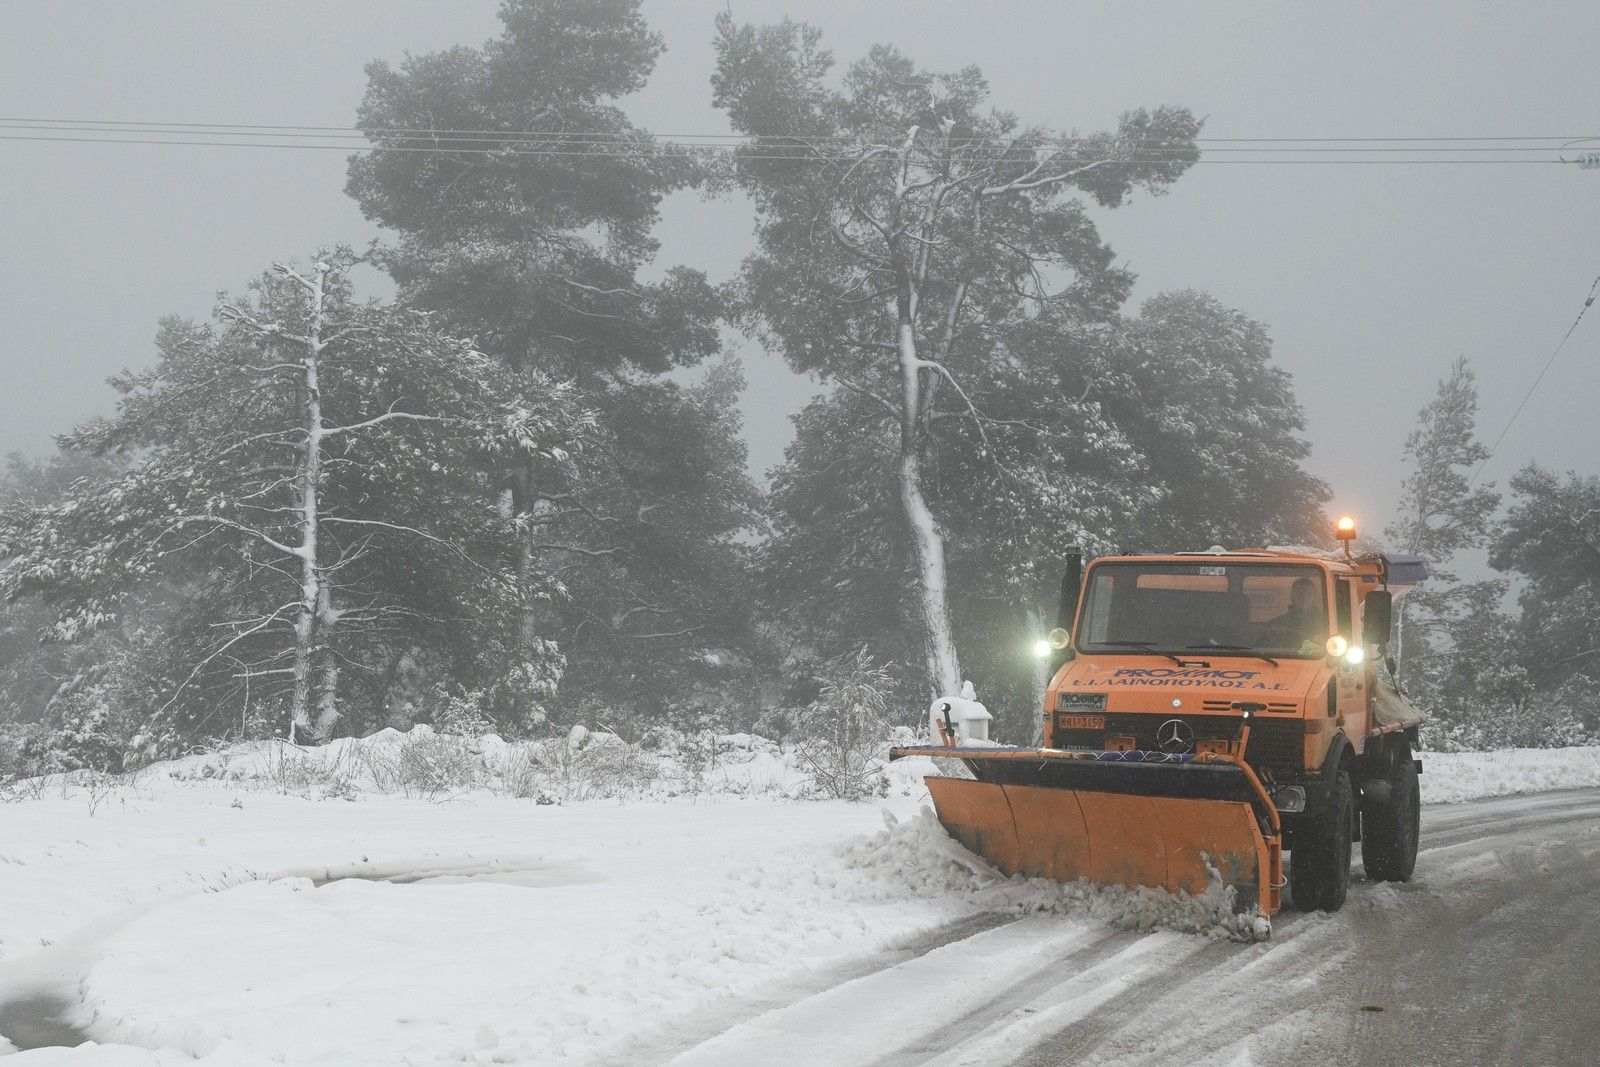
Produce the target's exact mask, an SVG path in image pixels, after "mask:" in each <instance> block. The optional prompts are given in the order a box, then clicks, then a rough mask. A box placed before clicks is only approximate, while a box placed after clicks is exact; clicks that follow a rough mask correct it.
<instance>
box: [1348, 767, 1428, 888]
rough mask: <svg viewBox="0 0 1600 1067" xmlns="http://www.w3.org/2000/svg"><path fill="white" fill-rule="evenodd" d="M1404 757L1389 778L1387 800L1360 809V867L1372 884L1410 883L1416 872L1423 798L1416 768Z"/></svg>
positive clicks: (1365, 805)
mask: <svg viewBox="0 0 1600 1067" xmlns="http://www.w3.org/2000/svg"><path fill="white" fill-rule="evenodd" d="M1404 756H1405V758H1404V759H1402V760H1400V762H1399V765H1398V766H1397V767H1396V768H1395V770H1394V772H1393V773H1392V774H1390V776H1389V789H1388V793H1389V797H1388V800H1387V801H1386V802H1384V803H1381V804H1378V803H1368V804H1364V805H1363V806H1362V808H1361V865H1362V866H1363V867H1364V868H1366V871H1367V877H1368V878H1369V879H1371V880H1372V881H1374V882H1409V881H1410V880H1411V873H1412V872H1413V871H1415V870H1416V869H1417V837H1418V830H1419V828H1420V824H1421V819H1422V794H1421V791H1420V789H1419V788H1418V786H1417V765H1416V764H1415V763H1413V762H1412V761H1411V755H1410V753H1405V754H1404Z"/></svg>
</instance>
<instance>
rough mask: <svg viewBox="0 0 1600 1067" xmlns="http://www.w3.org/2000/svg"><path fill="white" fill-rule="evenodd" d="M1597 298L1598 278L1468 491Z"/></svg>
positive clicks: (1473, 477) (1484, 460)
mask: <svg viewBox="0 0 1600 1067" xmlns="http://www.w3.org/2000/svg"><path fill="white" fill-rule="evenodd" d="M1596 296H1600V278H1596V279H1595V280H1594V284H1593V285H1591V286H1589V296H1588V298H1587V299H1585V300H1584V302H1583V307H1581V308H1579V309H1578V316H1577V318H1575V319H1573V320H1572V325H1571V326H1568V327H1567V332H1566V333H1564V334H1562V335H1561V341H1560V342H1559V343H1558V344H1557V345H1556V347H1555V351H1553V352H1551V353H1550V358H1549V359H1547V360H1545V361H1544V367H1543V368H1541V369H1540V371H1539V376H1538V377H1537V378H1535V379H1534V380H1533V384H1532V385H1530V386H1528V391H1527V392H1526V393H1524V394H1523V395H1522V402H1521V403H1519V404H1518V405H1517V410H1515V411H1513V412H1512V413H1511V417H1510V418H1509V419H1507V420H1506V424H1505V425H1504V426H1503V427H1501V429H1500V436H1499V437H1496V438H1495V439H1494V444H1492V445H1490V446H1489V454H1488V455H1486V456H1484V457H1483V462H1481V463H1479V464H1478V469H1477V470H1475V471H1473V472H1472V480H1471V481H1469V482H1467V488H1468V489H1471V488H1472V487H1473V486H1474V485H1477V484H1478V477H1479V475H1481V474H1482V473H1483V468H1484V467H1486V466H1488V464H1489V460H1491V459H1493V458H1494V452H1495V449H1497V448H1499V447H1500V442H1501V441H1504V440H1505V439H1506V434H1507V433H1508V432H1510V430H1511V424H1512V423H1514V422H1516V421H1517V416H1518V415H1521V414H1522V409H1523V408H1525V407H1527V406H1528V399H1529V398H1530V397H1532V396H1533V392H1534V390H1535V389H1537V388H1539V383H1540V382H1542V381H1544V376H1545V375H1546V374H1547V373H1549V371H1550V367H1551V366H1552V365H1553V364H1554V363H1555V361H1556V357H1557V356H1559V355H1560V354H1561V350H1562V349H1563V348H1565V347H1566V346H1567V341H1568V340H1569V339H1571V337H1572V334H1573V332H1574V331H1576V330H1577V328H1578V323H1580V322H1582V321H1583V317H1584V315H1586V314H1588V312H1589V308H1590V307H1591V306H1592V305H1593V304H1594V301H1595V297H1596Z"/></svg>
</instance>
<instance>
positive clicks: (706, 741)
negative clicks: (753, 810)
mask: <svg viewBox="0 0 1600 1067" xmlns="http://www.w3.org/2000/svg"><path fill="white" fill-rule="evenodd" d="M888 747H889V742H888V741H885V742H884V743H883V744H882V746H881V748H882V749H883V750H884V752H885V754H886V753H887V749H888ZM869 770H870V772H871V773H872V774H875V775H877V776H878V777H879V779H880V783H881V784H880V787H879V795H881V796H891V795H892V796H905V797H921V796H924V795H925V793H924V790H923V786H922V778H923V776H924V775H926V774H927V773H929V772H930V770H931V764H930V763H929V762H928V761H926V760H905V761H901V762H900V763H896V764H889V763H888V762H887V761H885V760H872V761H869ZM135 777H136V778H137V779H138V780H146V781H149V780H156V781H179V782H197V781H198V782H224V783H233V784H237V785H239V786H242V787H245V788H249V789H263V790H270V791H272V792H277V793H283V794H286V795H291V796H304V797H311V798H319V799H325V798H338V799H345V800H353V799H357V798H359V797H361V796H363V795H371V794H378V795H398V796H405V797H422V798H425V799H433V800H437V799H444V798H448V797H454V796H459V795H463V794H468V793H473V792H479V791H486V792H491V793H496V794H499V795H502V796H512V797H517V798H521V799H528V800H534V801H537V802H538V803H541V804H565V803H572V802H577V801H585V800H607V799H630V800H665V799H672V798H675V797H698V796H735V797H771V798H775V799H780V798H788V799H802V798H809V797H812V796H816V795H818V793H819V790H818V789H817V788H816V786H815V783H814V782H813V780H812V777H811V776H810V775H809V774H807V773H806V772H805V771H804V770H803V769H802V768H801V766H800V761H799V760H798V759H797V758H796V754H795V752H794V751H793V749H792V747H790V746H787V745H784V744H780V743H778V742H776V741H772V740H769V739H768V738H765V737H760V736H757V735H755V734H748V733H737V734H702V735H698V736H688V735H683V736H676V737H672V738H669V739H668V740H667V741H666V743H664V744H662V745H661V746H659V747H657V748H645V747H643V746H641V745H637V744H630V743H628V742H626V741H624V740H623V739H622V738H620V737H618V736H617V735H615V734H612V733H607V732H604V731H599V730H589V729H586V728H585V727H582V726H574V727H573V728H572V729H571V730H570V731H568V732H567V733H566V734H565V735H562V736H560V737H556V738H546V739H541V740H536V741H506V740H504V739H502V738H500V737H497V736H495V735H493V734H488V735H485V736H482V737H460V736H455V735H451V734H443V733H438V732H436V731H435V730H433V729H432V728H431V727H429V726H427V725H423V724H419V725H416V726H413V727H412V728H411V729H410V730H409V731H407V732H404V733H402V732H401V731H399V730H395V729H385V730H380V731H378V732H377V733H375V734H372V735H370V736H368V737H361V738H353V737H347V738H340V739H338V740H335V741H332V742H329V743H328V744H326V745H319V746H315V747H304V748H302V747H299V746H296V745H291V744H289V743H288V742H286V741H281V740H272V741H250V742H244V743H240V744H235V745H231V746H229V747H227V748H223V749H219V750H217V751H214V752H204V753H199V754H196V755H192V756H185V757H182V758H179V759H174V760H168V761H165V762H161V763H156V764H152V765H151V766H149V767H146V768H144V769H143V770H141V771H139V772H137V775H136V776H135Z"/></svg>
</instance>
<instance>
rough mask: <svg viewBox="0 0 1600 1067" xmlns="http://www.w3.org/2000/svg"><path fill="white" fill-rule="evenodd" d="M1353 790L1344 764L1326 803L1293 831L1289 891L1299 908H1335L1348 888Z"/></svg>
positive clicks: (1334, 780)
mask: <svg viewBox="0 0 1600 1067" xmlns="http://www.w3.org/2000/svg"><path fill="white" fill-rule="evenodd" d="M1355 800H1356V798H1355V790H1354V789H1353V788H1352V786H1351V784H1350V772H1349V771H1348V770H1345V769H1344V768H1342V767H1341V768H1340V769H1339V773H1338V774H1336V775H1335V776H1334V779H1333V788H1332V789H1330V790H1328V803H1327V805H1326V806H1325V807H1324V808H1323V809H1322V811H1321V812H1320V813H1319V814H1318V815H1317V816H1316V817H1315V818H1313V819H1310V820H1307V821H1306V822H1305V823H1304V824H1303V825H1302V826H1301V827H1300V829H1299V830H1298V831H1297V832H1296V834H1295V848H1294V852H1293V853H1291V854H1290V856H1289V895H1290V896H1291V897H1292V898H1293V899H1294V906H1295V907H1297V908H1299V909H1300V910H1301V911H1338V910H1339V909H1340V908H1341V907H1342V906H1343V905H1344V898H1345V894H1346V893H1348V892H1349V890H1350V840H1351V838H1353V837H1354V836H1355V828H1356V803H1355Z"/></svg>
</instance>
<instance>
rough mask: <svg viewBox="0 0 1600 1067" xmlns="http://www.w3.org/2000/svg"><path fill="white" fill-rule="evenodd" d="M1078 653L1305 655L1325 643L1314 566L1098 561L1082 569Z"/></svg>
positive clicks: (1319, 579) (1323, 605)
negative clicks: (1085, 585)
mask: <svg viewBox="0 0 1600 1067" xmlns="http://www.w3.org/2000/svg"><path fill="white" fill-rule="evenodd" d="M1079 618H1080V623H1079V633H1078V635H1077V637H1078V640H1077V646H1078V650H1079V651H1081V652H1128V651H1130V650H1133V649H1140V648H1141V647H1142V649H1143V650H1145V651H1156V652H1161V653H1168V652H1187V653H1190V654H1195V653H1210V654H1215V655H1264V656H1291V657H1313V656H1320V655H1322V654H1323V645H1324V644H1325V643H1326V642H1327V640H1328V605H1327V599H1326V596H1325V593H1324V581H1323V576H1322V570H1321V568H1319V567H1313V566H1308V565H1305V564H1290V563H1100V564H1096V565H1095V566H1094V567H1093V568H1092V569H1091V570H1090V572H1089V581H1088V588H1087V589H1086V591H1085V597H1084V603H1083V613H1082V614H1081V615H1080V617H1079Z"/></svg>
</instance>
